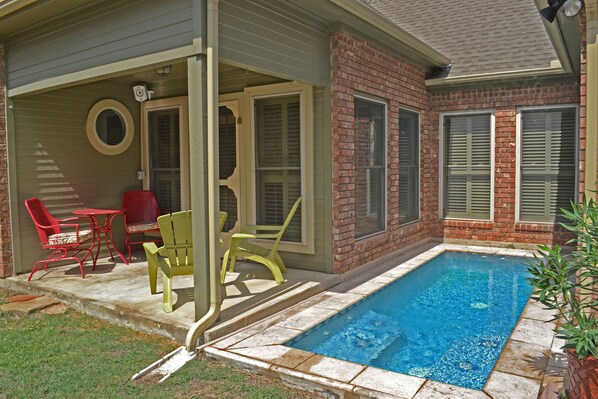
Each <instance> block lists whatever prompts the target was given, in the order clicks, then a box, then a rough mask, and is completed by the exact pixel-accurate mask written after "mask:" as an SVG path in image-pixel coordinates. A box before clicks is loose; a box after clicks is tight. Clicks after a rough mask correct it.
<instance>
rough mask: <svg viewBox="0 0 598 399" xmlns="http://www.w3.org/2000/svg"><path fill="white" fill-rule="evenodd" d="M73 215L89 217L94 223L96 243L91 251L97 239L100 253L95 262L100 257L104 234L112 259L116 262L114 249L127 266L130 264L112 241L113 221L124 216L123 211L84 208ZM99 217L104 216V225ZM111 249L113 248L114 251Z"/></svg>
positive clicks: (98, 252) (97, 254)
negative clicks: (119, 216) (121, 215)
mask: <svg viewBox="0 0 598 399" xmlns="http://www.w3.org/2000/svg"><path fill="white" fill-rule="evenodd" d="M73 214H74V215H78V216H88V217H89V218H90V219H91V221H92V223H93V226H94V227H93V229H94V242H93V244H92V247H91V249H93V246H94V245H95V240H96V237H97V240H98V251H97V253H96V257H95V261H97V260H98V257H99V256H100V248H101V247H102V234H104V241H105V243H106V248H108V252H109V253H110V259H112V260H114V255H113V254H112V249H114V251H115V252H116V254H117V255H118V256H119V257H120V258H121V259H122V261H123V262H125V265H128V264H129V262H127V260H126V259H125V257H124V256H123V254H121V253H120V252H119V250H118V249H116V246H115V245H114V241H112V221H113V220H114V218H115V217H116V216H118V215H120V214H122V211H121V210H118V209H97V208H83V209H77V210H76V211H73ZM98 216H104V223H103V224H100V222H99V221H98ZM110 247H112V249H111V248H110ZM95 261H94V264H95Z"/></svg>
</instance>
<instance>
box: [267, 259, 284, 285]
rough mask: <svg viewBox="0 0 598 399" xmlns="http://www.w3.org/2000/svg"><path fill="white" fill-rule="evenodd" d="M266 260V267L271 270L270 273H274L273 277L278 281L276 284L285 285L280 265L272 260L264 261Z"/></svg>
mask: <svg viewBox="0 0 598 399" xmlns="http://www.w3.org/2000/svg"><path fill="white" fill-rule="evenodd" d="M264 260H265V262H264V265H266V267H267V268H268V269H270V272H272V277H274V280H276V284H282V283H284V277H283V276H282V273H281V272H280V268H279V267H278V264H277V263H276V262H274V261H273V260H271V259H264Z"/></svg>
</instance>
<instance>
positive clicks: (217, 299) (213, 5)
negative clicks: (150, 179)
mask: <svg viewBox="0 0 598 399" xmlns="http://www.w3.org/2000/svg"><path fill="white" fill-rule="evenodd" d="M206 31H207V51H206V58H207V109H208V110H207V112H208V151H207V152H208V193H207V194H208V210H209V215H210V217H209V222H208V231H209V237H210V242H209V252H210V254H209V255H210V256H209V259H210V260H209V264H208V267H209V268H210V307H209V309H208V312H207V313H206V315H205V316H204V317H202V318H201V319H199V320H198V321H197V322H195V324H193V325H192V326H191V329H190V330H189V332H188V333H187V338H186V340H185V345H186V347H187V351H189V352H193V351H195V349H196V348H197V341H198V339H199V336H200V335H201V334H202V333H203V332H204V331H205V330H207V329H208V327H210V326H211V325H212V324H213V323H214V322H215V321H216V319H217V318H218V316H219V315H220V304H221V302H222V301H221V295H220V289H221V287H220V273H219V266H220V264H219V263H220V256H219V254H220V251H219V242H220V240H219V232H220V226H219V223H220V216H219V214H218V209H219V204H218V201H217V198H216V196H217V193H218V191H217V187H218V178H219V174H218V169H217V166H218V0H208V4H207V30H206Z"/></svg>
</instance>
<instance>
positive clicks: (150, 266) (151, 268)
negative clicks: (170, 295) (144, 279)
mask: <svg viewBox="0 0 598 399" xmlns="http://www.w3.org/2000/svg"><path fill="white" fill-rule="evenodd" d="M147 274H148V276H149V284H150V292H151V293H152V295H154V294H155V293H156V281H157V280H158V265H157V264H155V263H154V262H152V261H151V260H150V259H148V262H147Z"/></svg>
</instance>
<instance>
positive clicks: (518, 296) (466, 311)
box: [285, 252, 532, 389]
mask: <svg viewBox="0 0 598 399" xmlns="http://www.w3.org/2000/svg"><path fill="white" fill-rule="evenodd" d="M529 277H530V275H529V274H528V272H527V269H526V261H525V259H523V258H517V257H504V256H490V255H489V256H486V255H479V254H468V253H460V252H445V253H443V254H442V255H440V256H438V257H436V258H434V259H433V260H431V261H429V262H427V263H426V264H424V265H422V266H420V267H419V268H417V269H416V270H414V271H413V272H411V273H409V274H407V275H406V276H404V277H402V278H400V279H398V280H396V281H395V282H393V283H392V284H390V285H388V286H387V287H385V288H383V289H381V290H379V291H377V292H376V293H375V294H373V295H370V296H369V297H367V298H365V299H363V300H361V301H360V302H358V303H356V304H355V305H353V306H351V307H350V308H348V309H346V310H344V311H342V312H340V313H339V314H337V315H336V316H334V317H332V318H330V319H328V320H326V321H325V322H324V323H322V324H320V325H318V326H316V327H314V328H312V329H310V330H309V331H306V332H305V333H303V334H302V335H300V336H298V337H296V338H294V339H292V340H291V341H289V342H287V343H286V344H285V345H286V346H290V347H293V348H297V349H302V350H306V351H309V352H314V353H319V354H321V355H325V356H330V357H334V358H337V359H343V360H348V361H351V362H355V363H360V364H364V365H370V366H374V367H378V368H382V369H386V370H391V371H396V372H400V373H404V374H410V375H414V376H418V377H423V378H428V379H432V380H435V381H440V382H445V383H448V384H453V385H459V386H462V387H466V388H471V389H482V388H483V386H484V384H485V382H486V380H487V379H488V376H489V375H490V372H491V371H492V368H493V367H494V364H495V363H496V360H497V359H498V357H499V355H500V353H501V351H502V349H503V347H504V346H505V344H506V342H507V339H508V338H509V335H510V334H511V331H512V330H513V328H514V327H515V324H516V323H517V321H518V320H519V316H520V314H521V312H522V311H523V308H524V307H525V304H526V302H527V300H528V298H529V296H530V295H531V292H532V286H531V285H530V284H529V282H528V281H527V278H529Z"/></svg>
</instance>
